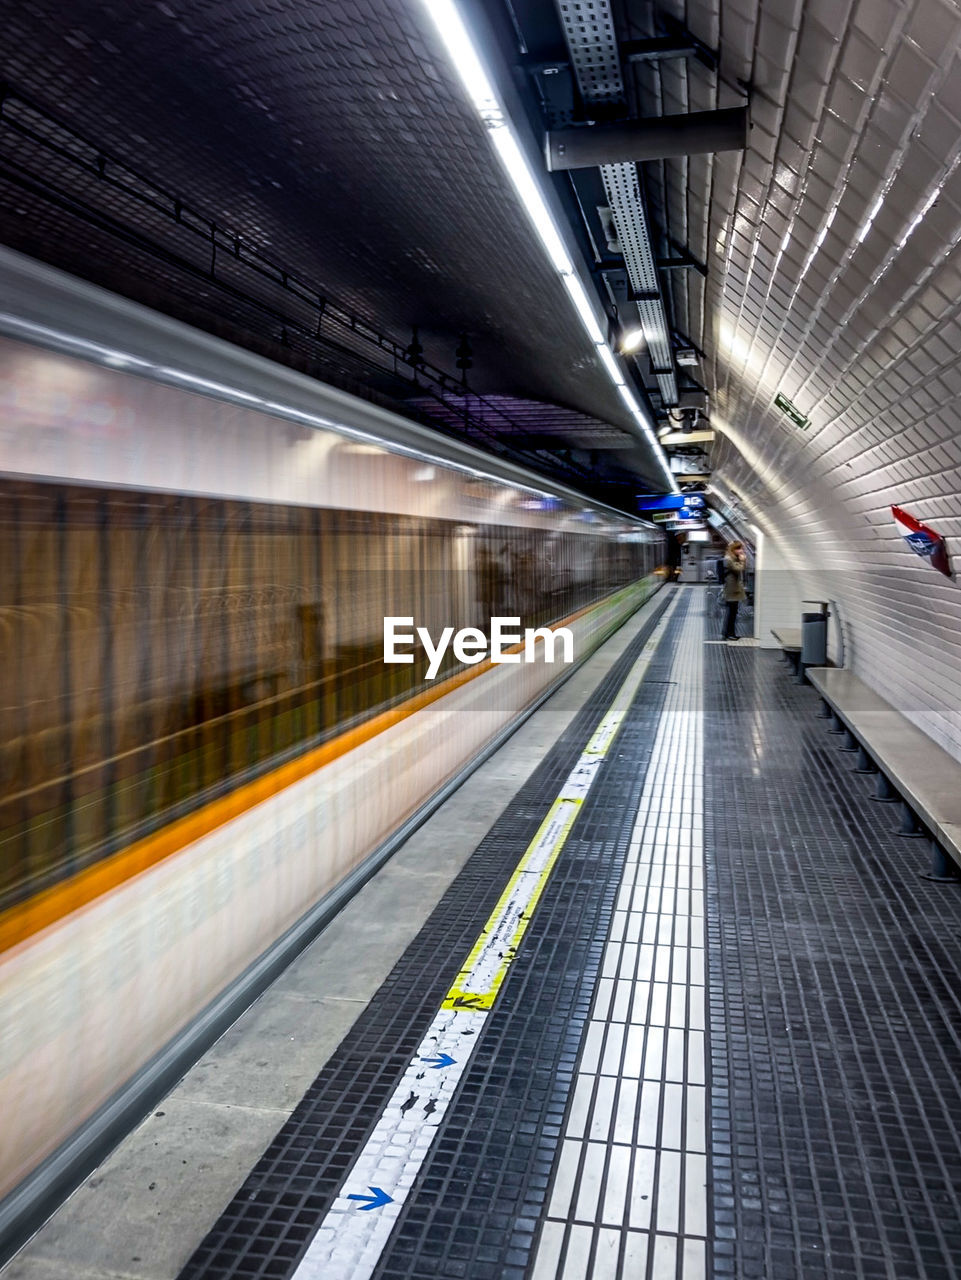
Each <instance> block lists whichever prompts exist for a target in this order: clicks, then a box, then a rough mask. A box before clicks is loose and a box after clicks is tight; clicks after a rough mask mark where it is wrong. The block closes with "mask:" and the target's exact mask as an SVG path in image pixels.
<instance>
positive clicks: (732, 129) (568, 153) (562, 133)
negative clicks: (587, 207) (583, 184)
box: [547, 107, 750, 173]
mask: <svg viewBox="0 0 961 1280" xmlns="http://www.w3.org/2000/svg"><path fill="white" fill-rule="evenodd" d="M749 125H750V122H749V119H748V109H747V107H727V108H725V109H724V110H722V111H690V112H686V113H681V114H679V115H673V116H654V117H648V118H647V119H644V120H624V121H621V122H619V123H617V124H594V125H582V126H580V127H579V128H574V129H552V130H551V131H550V132H549V133H548V134H547V167H548V169H549V170H550V171H551V172H552V173H555V172H557V171H559V170H562V169H594V168H596V167H597V166H599V165H604V164H625V163H630V162H631V161H636V160H665V159H667V158H669V157H670V156H693V155H699V154H702V153H704V152H710V151H743V150H744V149H745V147H746V146H747V135H748V128H749Z"/></svg>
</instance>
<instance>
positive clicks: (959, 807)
mask: <svg viewBox="0 0 961 1280" xmlns="http://www.w3.org/2000/svg"><path fill="white" fill-rule="evenodd" d="M807 678H808V680H809V681H810V683H811V684H812V685H813V686H814V688H815V689H816V690H817V692H818V693H819V694H820V696H821V702H822V711H821V713H820V714H821V715H822V717H824V718H827V717H832V718H833V721H834V723H833V725H832V728H831V732H832V733H837V734H843V735H844V739H845V740H844V743H843V745H842V747H841V750H842V751H852V752H853V751H856V752H858V759H857V765H856V768H855V771H856V772H857V773H876V774H877V779H878V781H877V789H876V791H875V794H874V796H873V797H872V799H875V800H887V801H896V802H900V804H901V826H900V828H899V834H901V835H905V836H919V837H924V838H927V839H928V840H930V842H931V871H930V873H928V877H927V878H928V879H931V880H957V879H958V876H957V867H958V866H961V763H959V762H958V761H957V760H955V759H954V757H953V756H950V755H948V753H947V752H946V751H944V750H943V749H942V748H941V747H939V746H938V744H937V743H936V742H933V741H932V740H931V739H930V738H929V737H928V735H927V734H926V733H923V732H922V731H921V730H920V729H919V728H918V727H917V726H916V725H914V724H912V723H911V721H910V720H908V719H907V718H906V717H905V716H903V715H902V714H901V713H900V711H897V710H895V708H894V707H892V706H891V704H890V703H889V702H886V701H885V699H884V698H882V697H881V696H880V694H877V693H875V692H874V690H873V689H870V688H869V687H868V686H867V685H866V684H865V683H864V681H863V680H860V679H859V678H858V677H857V676H856V675H854V673H853V672H851V671H845V670H839V669H837V668H833V667H809V668H808V671H807Z"/></svg>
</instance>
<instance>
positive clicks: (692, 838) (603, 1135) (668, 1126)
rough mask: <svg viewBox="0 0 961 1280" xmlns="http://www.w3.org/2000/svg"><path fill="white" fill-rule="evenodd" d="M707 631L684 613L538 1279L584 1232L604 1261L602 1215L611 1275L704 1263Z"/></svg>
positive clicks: (576, 1251) (579, 1253)
mask: <svg viewBox="0 0 961 1280" xmlns="http://www.w3.org/2000/svg"><path fill="white" fill-rule="evenodd" d="M695 607H696V605H695ZM703 633H704V623H703V617H702V615H701V614H700V612H695V613H692V614H691V616H689V617H688V618H687V620H686V621H685V623H684V627H683V631H682V633H681V637H680V640H679V643H678V644H677V645H676V646H675V649H674V662H673V664H672V668H671V673H670V676H669V679H670V681H671V682H672V683H671V684H670V685H669V687H668V693H667V696H666V698H665V701H664V707H663V710H662V712H661V718H660V722H659V724H658V729H657V734H656V737H655V741H654V748H653V752H652V755H651V761H650V764H649V766H648V771H647V777H646V779H645V783H644V789H643V792H642V794H641V799H640V802H639V804H638V811H637V819H636V822H635V825H634V831H633V834H632V837H631V842H630V847H629V849H628V855H627V859H626V862H625V867H624V875H623V879H622V882H621V887H620V891H619V893H618V898H617V903H616V908H615V912H614V917H613V920H612V924H611V931H610V935H609V937H608V941H607V946H606V948H605V952H604V958H603V962H602V966H601V976H600V978H599V981H598V985H597V990H596V993H595V1001H594V1008H593V1009H592V1012H591V1021H590V1023H589V1024H588V1028H587V1031H586V1034H585V1038H584V1048H583V1053H582V1055H581V1061H580V1064H579V1066H578V1074H577V1078H576V1081H575V1085H574V1091H573V1102H572V1105H571V1107H570V1109H569V1113H568V1121H567V1124H566V1127H565V1131H564V1134H563V1140H562V1143H561V1146H560V1148H559V1152H560V1156H559V1161H558V1163H557V1166H556V1168H557V1173H556V1176H555V1182H554V1188H553V1192H552V1195H551V1200H550V1204H549V1206H548V1210H547V1217H546V1220H545V1222H544V1226H543V1230H542V1235H541V1239H540V1243H539V1246H538V1251H537V1256H536V1258H535V1264H534V1275H535V1276H536V1277H540V1276H546V1275H547V1274H548V1273H550V1274H551V1275H552V1276H556V1277H557V1280H577V1278H578V1277H580V1276H581V1275H582V1272H583V1261H582V1260H583V1257H584V1256H585V1251H586V1249H587V1248H588V1245H587V1243H586V1242H587V1240H588V1239H590V1240H592V1241H593V1242H594V1247H595V1249H596V1251H597V1252H596V1255H595V1256H597V1257H600V1256H601V1251H602V1250H603V1253H604V1256H605V1258H608V1259H609V1257H610V1250H611V1239H610V1237H611V1228H612V1226H616V1227H617V1229H618V1230H617V1233H616V1234H617V1235H618V1237H619V1238H620V1240H621V1242H622V1244H623V1252H622V1255H621V1261H620V1264H619V1267H620V1269H619V1270H615V1271H613V1272H611V1274H612V1275H619V1276H623V1277H625V1280H627V1278H628V1277H630V1280H634V1277H638V1280H641V1277H643V1276H645V1275H646V1274H647V1266H648V1262H650V1266H651V1270H652V1275H653V1277H661V1276H663V1277H665V1280H668V1277H669V1280H703V1277H704V1276H705V1274H706V1265H707V1264H706V1252H707V1247H706V1234H707V1207H708V1206H707V1158H706V1154H705V1151H706V1118H705V1117H706V1087H705V1078H706V1058H705V1053H706V1050H705V1035H704V1025H705V998H704V920H703V916H704V905H703V900H704V848H703V833H704V814H703V777H704V765H703V712H702V688H703V679H702V661H703V659H702V652H703V649H702V646H703V644H704V635H703ZM599 1153H606V1155H607V1161H608V1163H607V1172H606V1179H605V1180H604V1181H603V1182H602V1185H600V1186H599V1185H597V1173H596V1169H597V1167H598V1161H599ZM585 1184H586V1185H585ZM542 1254H543V1255H544V1256H543V1257H542ZM609 1266H610V1263H609V1262H606V1263H605V1268H604V1270H605V1274H606V1273H607V1270H608V1268H609ZM549 1267H552V1268H553V1269H552V1270H551V1271H550V1272H548V1268H549Z"/></svg>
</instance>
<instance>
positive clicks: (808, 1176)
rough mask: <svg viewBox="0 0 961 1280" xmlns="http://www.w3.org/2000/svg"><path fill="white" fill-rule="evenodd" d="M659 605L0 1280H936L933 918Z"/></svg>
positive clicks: (948, 1172) (661, 599) (959, 1058)
mask: <svg viewBox="0 0 961 1280" xmlns="http://www.w3.org/2000/svg"><path fill="white" fill-rule="evenodd" d="M719 630H720V628H719V625H718V622H717V619H716V618H715V617H714V616H713V613H712V610H711V607H710V595H709V593H708V592H707V591H706V590H704V589H703V588H698V587H680V588H673V589H666V590H664V591H662V592H660V593H658V595H657V596H656V597H655V598H654V599H653V600H652V601H651V602H649V603H648V605H646V606H645V608H644V609H643V610H642V611H641V612H640V613H639V614H638V615H636V616H635V618H634V619H632V621H631V622H630V623H629V624H628V625H627V626H625V627H624V628H622V629H621V631H619V632H618V633H617V635H615V636H614V637H613V639H611V640H610V641H608V643H607V644H606V645H605V646H604V647H603V648H602V649H601V650H600V651H599V653H598V654H597V655H595V656H594V657H593V658H592V659H591V660H590V661H589V662H588V663H586V664H585V665H584V666H583V667H582V668H580V669H579V670H578V671H576V672H575V673H574V675H573V676H572V677H571V678H570V680H568V681H567V683H566V684H565V685H564V686H562V688H561V689H560V691H559V692H558V693H556V694H555V695H554V696H553V697H552V698H551V699H550V700H549V701H548V702H547V703H545V704H544V705H543V706H542V707H541V708H540V709H539V710H538V711H537V712H536V713H535V714H534V715H533V716H532V717H531V718H530V719H529V720H528V721H527V722H526V723H525V724H524V725H523V726H522V727H521V729H520V730H518V732H517V733H516V734H514V736H513V737H512V738H511V740H510V741H509V742H508V743H507V744H506V745H505V746H504V747H502V748H501V749H500V750H499V751H498V752H497V753H496V754H495V755H494V756H492V757H491V758H490V759H489V760H487V761H486V762H485V763H484V764H483V765H481V766H480V768H478V769H477V770H476V771H475V772H474V773H473V774H472V775H471V777H470V778H469V779H468V780H467V782H466V783H465V784H464V785H463V786H462V787H461V788H460V789H459V790H458V791H457V792H456V793H455V794H454V795H453V796H452V797H451V798H450V799H449V800H448V801H447V802H446V803H445V804H444V806H443V807H442V808H441V809H439V810H438V811H437V812H436V813H435V814H434V815H433V816H432V817H431V818H430V819H429V821H428V822H427V823H425V824H424V826H422V827H421V828H420V829H419V830H418V832H416V833H415V835H414V836H413V837H412V838H411V839H410V840H409V841H408V842H407V844H406V845H405V846H404V847H403V848H402V849H401V850H400V852H399V853H398V854H397V855H396V856H395V857H394V858H393V859H392V860H391V862H390V863H388V864H387V865H386V866H385V867H384V869H383V870H382V871H381V872H380V873H378V874H377V875H376V876H375V877H374V878H373V879H372V880H370V881H369V882H368V883H367V884H366V885H365V886H364V887H363V889H362V890H361V891H360V892H359V893H358V894H357V895H356V896H355V898H354V899H353V900H352V901H351V902H350V904H349V905H348V906H347V908H346V909H345V910H344V911H343V912H342V913H341V915H340V916H339V917H338V918H337V919H336V920H335V921H334V922H333V923H332V924H331V925H330V926H329V927H328V928H327V929H326V930H325V932H324V933H323V934H322V935H321V936H320V937H319V938H318V939H317V940H316V941H315V942H314V943H313V944H312V945H311V947H310V948H309V949H308V950H307V951H305V952H304V953H303V954H302V955H301V956H300V958H299V959H298V960H297V961H296V962H295V963H294V964H293V965H292V966H291V967H290V968H289V969H288V970H287V972H286V973H285V974H284V975H283V977H282V978H281V979H280V980H279V982H278V983H277V984H276V985H275V986H274V987H273V988H272V989H271V990H270V991H269V992H268V993H267V994H266V995H264V996H263V997H262V998H261V999H260V1000H259V1001H258V1002H257V1003H256V1004H255V1005H254V1006H252V1007H251V1009H250V1010H249V1011H248V1012H247V1013H246V1014H245V1015H244V1016H243V1017H242V1018H241V1019H240V1021H239V1022H238V1023H237V1024H236V1025H235V1026H234V1027H233V1028H232V1029H231V1031H230V1032H228V1034H227V1035H226V1036H224V1037H223V1039H222V1040H221V1041H220V1042H219V1043H218V1044H217V1045H216V1046H215V1047H214V1049H213V1050H212V1051H211V1052H210V1053H208V1054H207V1055H206V1057H205V1058H204V1059H203V1060H202V1061H201V1062H200V1063H199V1064H198V1065H197V1067H196V1068H195V1069H194V1070H193V1071H192V1072H191V1073H190V1074H189V1075H188V1076H187V1077H185V1079H184V1080H183V1081H182V1082H181V1083H180V1084H179V1085H178V1086H177V1088H176V1089H175V1090H174V1091H173V1093H172V1094H171V1095H170V1096H169V1098H167V1099H166V1100H165V1102H164V1103H163V1104H162V1105H161V1106H159V1107H158V1108H157V1109H156V1111H155V1112H154V1114H152V1115H151V1116H150V1117H149V1118H148V1119H147V1120H146V1121H144V1123H143V1124H142V1125H141V1126H140V1127H139V1128H138V1130H137V1131H136V1132H135V1133H134V1134H132V1135H131V1136H130V1137H129V1138H128V1139H127V1141H126V1142H125V1143H123V1144H122V1145H121V1146H120V1147H119V1148H118V1149H117V1150H116V1151H115V1152H114V1153H113V1155H112V1156H111V1157H110V1158H109V1159H108V1160H107V1161H106V1162H105V1163H104V1165H103V1166H102V1167H101V1168H100V1169H99V1170H98V1171H97V1172H96V1173H95V1174H94V1175H93V1176H92V1177H90V1178H89V1179H88V1180H87V1182H86V1184H85V1185H84V1186H83V1187H82V1188H81V1189H80V1190H79V1191H78V1192H76V1193H75V1195H74V1196H73V1197H72V1198H71V1199H70V1200H69V1201H68V1202H67V1203H66V1205H64V1207H63V1208H62V1209H61V1210H60V1212H59V1213H58V1214H57V1215H56V1216H55V1217H54V1218H53V1219H52V1220H51V1221H50V1222H49V1223H48V1224H47V1226H46V1227H45V1228H44V1229H43V1230H42V1231H41V1232H40V1233H39V1234H38V1235H37V1236H36V1237H35V1238H34V1240H33V1241H32V1242H31V1243H30V1244H29V1245H28V1246H27V1248H26V1249H25V1250H24V1251H23V1252H22V1253H21V1254H20V1255H19V1256H18V1257H17V1258H15V1259H14V1260H13V1261H12V1262H11V1263H10V1264H9V1265H8V1266H7V1267H6V1268H5V1269H4V1271H3V1272H2V1275H3V1280H52V1278H53V1277H58V1278H61V1280H66V1278H67V1277H69V1278H70V1280H93V1278H94V1277H97V1278H100V1280H108V1278H110V1280H120V1278H121V1277H124V1278H134V1277H136V1278H137V1280H173V1277H183V1280H201V1278H204V1280H213V1278H215V1277H216V1278H218V1280H219V1278H221V1277H222V1278H223V1280H227V1278H228V1277H237V1278H238V1280H240V1278H243V1280H248V1278H249V1280H254V1278H255V1277H271V1278H272V1280H288V1278H291V1277H296V1278H297V1280H361V1278H362V1277H363V1278H366V1277H378V1278H381V1277H382V1278H385V1280H386V1278H387V1277H391V1278H395V1280H401V1278H402V1277H404V1278H411V1277H424V1278H426V1277H437V1276H441V1277H445V1278H450V1280H453V1278H454V1277H467V1278H468V1280H488V1278H489V1280H499V1278H502V1277H503V1278H509V1280H522V1277H526V1278H529V1280H551V1278H552V1277H555V1276H557V1277H563V1280H589V1278H590V1280H608V1278H610V1280H614V1278H615V1277H626V1278H630V1280H701V1278H706V1277H710V1276H714V1277H717V1278H718V1280H720V1278H722V1277H733V1278H736V1280H753V1278H755V1277H757V1278H763V1280H821V1278H829V1277H830V1278H835V1277H836V1278H842V1277H843V1278H847V1277H851V1278H854V1277H858V1278H862V1277H863V1278H865V1280H867V1278H871V1280H874V1278H875V1277H877V1278H879V1280H880V1278H881V1277H884V1278H886V1280H908V1278H909V1277H919V1278H921V1277H923V1278H924V1280H940V1278H942V1277H944V1278H945V1280H947V1278H948V1277H956V1276H959V1275H961V888H959V887H958V886H957V885H947V886H945V885H937V884H934V883H931V882H929V881H926V880H925V879H923V878H922V877H921V874H920V873H921V872H922V871H923V870H924V869H925V868H924V856H923V854H921V853H920V852H919V849H918V843H917V842H915V841H912V840H911V839H908V838H904V837H901V836H899V835H897V834H895V831H894V828H895V827H896V825H897V824H896V822H895V821H894V820H893V818H892V814H891V809H890V807H888V806H886V805H884V804H879V803H874V802H873V801H872V800H871V799H870V796H869V788H868V786H867V784H866V783H865V781H864V779H863V778H860V777H858V776H856V775H855V774H853V773H852V771H851V757H850V756H848V755H844V754H841V753H840V752H839V751H838V750H837V741H838V740H837V739H836V738H833V737H831V736H830V735H829V734H828V733H827V729H826V726H825V722H824V721H823V720H819V719H817V718H816V715H815V713H816V710H817V697H816V695H815V693H814V692H813V690H811V689H810V688H806V687H803V686H799V685H798V684H796V683H795V682H794V680H793V676H792V673H791V672H789V671H788V670H787V668H786V667H785V665H784V664H783V663H782V662H781V661H780V660H779V658H778V656H777V654H776V653H774V652H772V651H769V650H762V649H760V648H758V647H756V646H755V645H754V644H753V643H752V642H750V641H747V642H745V641H740V642H737V643H724V642H721V641H720V640H719V639H718V635H719Z"/></svg>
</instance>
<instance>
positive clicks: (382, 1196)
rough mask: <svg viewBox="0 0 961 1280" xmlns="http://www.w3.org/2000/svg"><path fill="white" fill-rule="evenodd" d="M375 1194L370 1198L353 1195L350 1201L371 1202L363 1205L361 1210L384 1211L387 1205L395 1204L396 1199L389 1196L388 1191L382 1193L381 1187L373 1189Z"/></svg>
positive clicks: (349, 1197)
mask: <svg viewBox="0 0 961 1280" xmlns="http://www.w3.org/2000/svg"><path fill="white" fill-rule="evenodd" d="M370 1190H371V1191H372V1192H373V1193H374V1194H373V1195H370V1196H361V1195H352V1196H348V1197H347V1199H348V1200H369V1201H370V1204H362V1205H361V1206H360V1207H361V1209H365V1210H366V1209H383V1207H384V1205H385V1204H393V1203H394V1197H393V1196H389V1195H388V1194H387V1192H386V1191H382V1190H381V1189H380V1187H371V1188H370Z"/></svg>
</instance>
